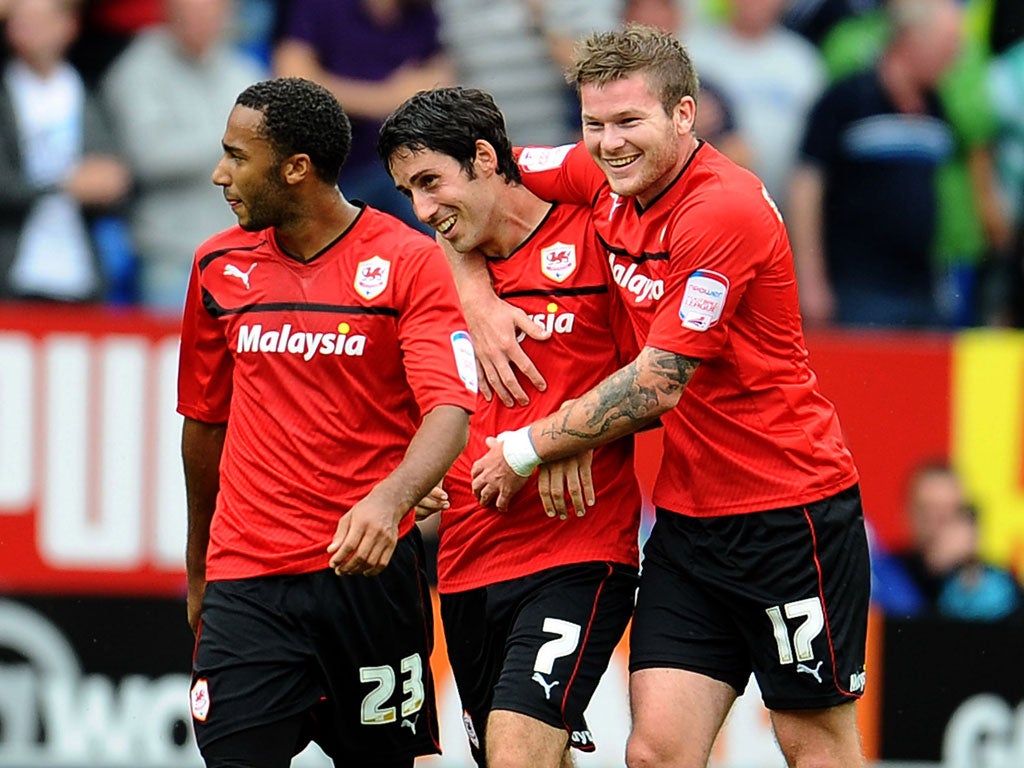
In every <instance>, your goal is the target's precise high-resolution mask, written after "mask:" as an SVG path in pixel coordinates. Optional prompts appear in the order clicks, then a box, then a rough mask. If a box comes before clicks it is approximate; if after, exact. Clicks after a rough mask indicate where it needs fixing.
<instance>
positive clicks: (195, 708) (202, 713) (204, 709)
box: [189, 677, 210, 723]
mask: <svg viewBox="0 0 1024 768" xmlns="http://www.w3.org/2000/svg"><path fill="white" fill-rule="evenodd" d="M189 698H190V699H191V701H192V717H194V718H195V719H196V720H198V721H199V722H201V723H203V722H206V718H207V716H208V715H209V714H210V687H209V685H208V684H207V682H206V678H205V677H200V678H199V679H198V680H196V684H195V685H193V686H192V691H191V695H190V697H189Z"/></svg>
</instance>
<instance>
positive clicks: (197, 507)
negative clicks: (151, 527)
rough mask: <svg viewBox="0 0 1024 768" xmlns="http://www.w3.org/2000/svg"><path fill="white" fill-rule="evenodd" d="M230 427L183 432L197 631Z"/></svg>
mask: <svg viewBox="0 0 1024 768" xmlns="http://www.w3.org/2000/svg"><path fill="white" fill-rule="evenodd" d="M226 428H227V425H225V424H206V423H203V422H201V421H195V420H194V419H188V418H186V419H185V424H184V426H183V427H182V430H181V457H182V461H183V463H184V465H185V498H186V501H187V505H188V539H187V543H186V546H185V574H186V576H187V579H188V624H189V626H190V627H192V631H193V632H195V631H196V627H197V626H198V624H199V615H200V612H201V610H202V605H203V594H204V592H205V591H206V548H207V545H208V544H209V542H210V522H211V521H212V520H213V511H214V509H215V507H216V504H217V493H218V491H219V490H220V457H221V453H222V452H223V451H224V434H225V431H226Z"/></svg>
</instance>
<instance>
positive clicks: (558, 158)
mask: <svg viewBox="0 0 1024 768" xmlns="http://www.w3.org/2000/svg"><path fill="white" fill-rule="evenodd" d="M575 146H576V145H575V144H563V145H562V146H560V147H525V148H524V149H523V151H522V152H520V153H519V167H520V168H522V169H523V170H524V171H526V172H527V173H532V172H534V171H550V170H551V169H552V168H558V167H559V166H560V165H561V164H562V161H563V160H565V156H566V155H568V154H569V150H570V149H572V148H573V147H575Z"/></svg>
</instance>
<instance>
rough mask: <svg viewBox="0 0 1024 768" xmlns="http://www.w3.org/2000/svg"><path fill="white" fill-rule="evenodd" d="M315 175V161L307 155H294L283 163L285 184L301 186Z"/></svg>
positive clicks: (282, 176)
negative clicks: (300, 184) (301, 183)
mask: <svg viewBox="0 0 1024 768" xmlns="http://www.w3.org/2000/svg"><path fill="white" fill-rule="evenodd" d="M315 175H316V172H315V171H314V170H313V161H312V160H310V159H309V155H307V154H304V153H300V154H296V155H292V156H291V157H288V158H285V160H284V161H283V162H282V163H281V179H282V180H283V181H284V183H285V184H299V183H300V182H302V181H305V180H306V179H308V178H311V177H313V176H315Z"/></svg>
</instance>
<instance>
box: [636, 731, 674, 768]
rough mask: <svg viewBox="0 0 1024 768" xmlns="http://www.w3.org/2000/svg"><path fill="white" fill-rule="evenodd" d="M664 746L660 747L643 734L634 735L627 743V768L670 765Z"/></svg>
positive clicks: (652, 767)
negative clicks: (666, 760) (666, 759)
mask: <svg viewBox="0 0 1024 768" xmlns="http://www.w3.org/2000/svg"><path fill="white" fill-rule="evenodd" d="M665 752H666V749H665V747H664V745H659V744H657V743H655V742H654V741H653V740H651V739H649V738H647V737H645V736H644V735H643V734H638V733H635V732H634V733H633V734H632V735H630V737H629V741H627V742H626V766H627V768H654V767H655V766H663V765H668V763H667V762H665V758H667V757H669V756H668V755H666V754H663V753H665Z"/></svg>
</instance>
